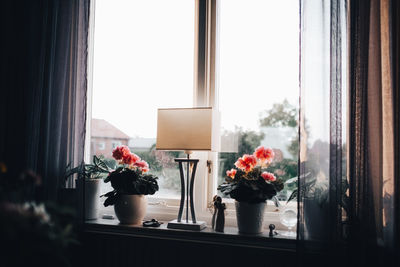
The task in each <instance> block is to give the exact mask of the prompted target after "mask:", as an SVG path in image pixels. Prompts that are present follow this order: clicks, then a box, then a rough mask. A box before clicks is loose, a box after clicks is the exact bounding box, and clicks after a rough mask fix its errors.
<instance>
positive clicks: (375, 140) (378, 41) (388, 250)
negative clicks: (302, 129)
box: [349, 0, 400, 266]
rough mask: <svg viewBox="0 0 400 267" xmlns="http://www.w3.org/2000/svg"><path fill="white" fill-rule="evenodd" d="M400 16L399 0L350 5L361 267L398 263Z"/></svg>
mask: <svg viewBox="0 0 400 267" xmlns="http://www.w3.org/2000/svg"><path fill="white" fill-rule="evenodd" d="M399 16H400V13H399V3H398V1H390V0H370V1H365V0H363V1H360V0H354V1H351V3H350V56H351V57H350V78H351V79H350V102H349V103H350V132H351V135H350V147H349V148H350V151H349V152H350V154H349V155H350V158H349V160H350V161H349V164H350V172H349V174H350V199H351V213H350V219H351V222H352V228H351V235H350V237H351V239H350V245H351V250H352V253H351V255H353V257H352V260H353V262H354V263H357V264H361V265H367V264H369V265H374V266H384V265H387V266H392V264H395V261H397V264H399V263H400V262H399V260H398V258H399V257H398V255H396V252H395V249H396V244H397V249H398V242H399V232H398V227H399V222H400V221H399V204H398V203H399V202H398V199H399V193H400V192H399V179H400V177H399V163H400V162H399V134H400V133H399V82H398V81H399ZM397 266H398V265H397Z"/></svg>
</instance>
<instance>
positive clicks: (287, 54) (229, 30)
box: [92, 0, 299, 138]
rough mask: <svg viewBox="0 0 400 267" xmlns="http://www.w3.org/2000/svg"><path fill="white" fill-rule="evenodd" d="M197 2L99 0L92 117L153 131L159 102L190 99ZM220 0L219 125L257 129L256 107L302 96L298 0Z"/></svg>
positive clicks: (139, 133)
mask: <svg viewBox="0 0 400 267" xmlns="http://www.w3.org/2000/svg"><path fill="white" fill-rule="evenodd" d="M194 2H195V1H194V0H171V1H165V0H151V1H137V0H135V1H133V0H113V1H109V0H98V1H96V7H95V8H96V9H95V32H94V67H93V103H92V117H93V118H101V119H105V120H107V121H109V122H110V123H112V124H113V125H115V126H116V127H117V128H119V129H121V130H122V131H123V132H125V133H126V134H128V135H129V136H131V137H147V138H155V137H156V125H157V116H156V114H157V108H166V107H191V106H192V102H193V97H192V94H193V58H194V54H193V53H194ZM243 3H244V1H243V0H241V1H237V0H220V13H219V15H220V27H219V33H220V39H219V61H218V62H219V65H218V70H219V71H218V78H219V79H218V85H219V86H218V87H219V109H220V111H221V123H222V127H223V128H224V129H228V130H232V129H234V127H235V125H236V126H240V127H242V128H243V129H250V130H259V125H258V120H259V116H260V113H261V112H262V111H264V110H266V109H269V108H271V107H272V105H273V104H274V103H280V102H282V101H283V100H284V99H285V98H286V99H288V101H289V102H290V103H291V104H292V105H295V106H297V104H298V99H299V52H298V51H299V47H298V44H299V17H298V16H299V15H298V14H299V7H298V1H297V0H286V1H268V0H246V1H245V3H246V5H244V4H243Z"/></svg>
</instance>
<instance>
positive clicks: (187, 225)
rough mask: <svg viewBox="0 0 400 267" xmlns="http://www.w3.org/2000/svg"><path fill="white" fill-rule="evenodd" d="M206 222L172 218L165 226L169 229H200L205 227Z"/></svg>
mask: <svg viewBox="0 0 400 267" xmlns="http://www.w3.org/2000/svg"><path fill="white" fill-rule="evenodd" d="M206 227H207V226H206V222H203V221H197V222H196V223H193V222H192V221H189V222H186V220H185V221H184V220H182V221H181V222H178V220H176V219H175V220H172V221H170V222H169V223H168V225H167V228H170V229H179V230H191V231H201V230H203V229H204V228H206Z"/></svg>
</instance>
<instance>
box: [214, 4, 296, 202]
mask: <svg viewBox="0 0 400 267" xmlns="http://www.w3.org/2000/svg"><path fill="white" fill-rule="evenodd" d="M219 34H220V38H219V41H220V48H219V51H220V59H219V64H220V66H219V71H220V72H219V105H220V111H221V127H222V129H221V153H219V168H218V182H217V183H218V184H221V183H222V182H223V181H224V179H225V176H226V175H225V173H226V171H227V170H229V169H231V168H234V163H235V161H236V160H237V159H238V157H240V156H242V155H243V154H252V153H253V152H254V150H255V148H257V147H258V146H260V145H264V146H266V147H271V148H273V149H274V151H275V160H274V163H273V164H272V165H271V166H270V168H269V169H270V171H271V172H273V173H275V175H276V176H277V177H278V178H281V179H283V180H288V179H290V178H293V177H296V176H297V158H298V117H299V115H298V110H299V109H298V102H299V6H298V1H265V0H248V1H246V4H243V1H239V0H222V1H221V2H220V30H219ZM295 186H296V183H293V184H292V185H290V186H286V187H285V189H284V190H283V191H281V192H280V194H279V195H278V198H279V199H281V200H286V199H287V198H288V196H289V195H290V193H291V191H292V190H293V189H294V187H295Z"/></svg>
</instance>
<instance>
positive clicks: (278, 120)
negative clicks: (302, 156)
mask: <svg viewBox="0 0 400 267" xmlns="http://www.w3.org/2000/svg"><path fill="white" fill-rule="evenodd" d="M298 113H299V112H298V109H297V108H296V107H295V106H293V105H291V104H290V103H289V101H287V99H285V100H283V102H282V103H275V104H273V105H272V108H271V109H269V110H266V111H264V113H262V114H261V118H260V126H264V127H292V128H296V127H297V125H298V124H297V119H298ZM263 114H264V115H263ZM287 149H288V151H289V153H290V154H291V155H292V156H293V158H294V159H297V157H298V153H299V135H298V134H297V135H296V136H295V137H294V138H293V139H292V141H291V142H290V144H289V145H288V147H287Z"/></svg>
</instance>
